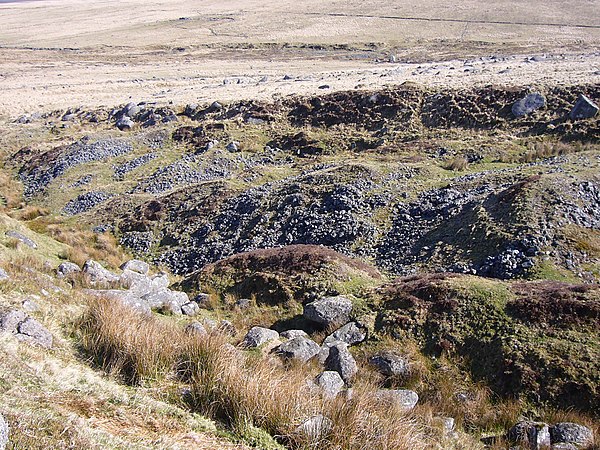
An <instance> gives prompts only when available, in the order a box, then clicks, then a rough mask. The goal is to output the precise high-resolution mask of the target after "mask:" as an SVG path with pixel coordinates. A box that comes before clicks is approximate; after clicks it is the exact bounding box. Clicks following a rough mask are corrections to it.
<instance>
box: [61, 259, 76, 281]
mask: <svg viewBox="0 0 600 450" xmlns="http://www.w3.org/2000/svg"><path fill="white" fill-rule="evenodd" d="M79 272H81V267H79V266H78V265H77V264H75V263H74V262H71V261H65V262H62V263H60V264H59V266H58V268H57V269H56V276H57V277H58V278H64V277H66V276H68V275H70V274H72V273H79Z"/></svg>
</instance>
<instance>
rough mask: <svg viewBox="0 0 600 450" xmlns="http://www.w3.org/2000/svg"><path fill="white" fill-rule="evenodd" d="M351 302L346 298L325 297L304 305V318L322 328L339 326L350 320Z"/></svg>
mask: <svg viewBox="0 0 600 450" xmlns="http://www.w3.org/2000/svg"><path fill="white" fill-rule="evenodd" d="M351 311H352V301H351V300H349V299H348V298H346V297H342V296H337V297H325V298H322V299H320V300H315V301H314V302H311V303H308V304H306V305H304V313H303V314H304V317H305V318H306V319H308V320H311V321H313V322H316V323H318V324H320V325H322V326H324V327H330V326H335V325H338V326H339V325H341V324H343V323H346V322H347V321H348V319H349V318H350V312H351Z"/></svg>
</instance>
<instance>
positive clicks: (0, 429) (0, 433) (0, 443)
mask: <svg viewBox="0 0 600 450" xmlns="http://www.w3.org/2000/svg"><path fill="white" fill-rule="evenodd" d="M9 434H10V427H9V426H8V422H7V421H6V420H5V419H4V417H3V416H2V414H0V450H4V449H5V448H6V444H8V436H9Z"/></svg>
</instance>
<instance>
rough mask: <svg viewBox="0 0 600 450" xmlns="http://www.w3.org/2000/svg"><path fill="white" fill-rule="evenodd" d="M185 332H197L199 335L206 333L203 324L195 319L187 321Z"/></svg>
mask: <svg viewBox="0 0 600 450" xmlns="http://www.w3.org/2000/svg"><path fill="white" fill-rule="evenodd" d="M185 332H186V333H189V334H197V335H199V336H205V335H207V334H208V332H207V331H206V328H204V325H202V324H201V323H200V322H197V321H194V322H191V323H189V324H188V325H187V326H186V327H185Z"/></svg>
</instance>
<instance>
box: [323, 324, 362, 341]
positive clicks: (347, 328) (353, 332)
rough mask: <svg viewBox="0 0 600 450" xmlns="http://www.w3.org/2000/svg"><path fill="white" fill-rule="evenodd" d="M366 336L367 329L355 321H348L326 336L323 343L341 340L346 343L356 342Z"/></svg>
mask: <svg viewBox="0 0 600 450" xmlns="http://www.w3.org/2000/svg"><path fill="white" fill-rule="evenodd" d="M366 337H367V330H366V329H365V328H364V327H361V326H359V325H358V324H357V323H356V322H350V323H347V324H346V325H344V326H343V327H342V328H340V329H338V330H336V331H335V332H333V333H332V334H331V335H329V336H327V338H326V339H325V343H329V342H335V341H341V342H345V343H346V344H348V345H354V344H358V343H359V342H362V341H364V340H365V338H366Z"/></svg>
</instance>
